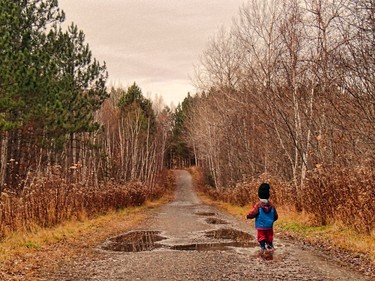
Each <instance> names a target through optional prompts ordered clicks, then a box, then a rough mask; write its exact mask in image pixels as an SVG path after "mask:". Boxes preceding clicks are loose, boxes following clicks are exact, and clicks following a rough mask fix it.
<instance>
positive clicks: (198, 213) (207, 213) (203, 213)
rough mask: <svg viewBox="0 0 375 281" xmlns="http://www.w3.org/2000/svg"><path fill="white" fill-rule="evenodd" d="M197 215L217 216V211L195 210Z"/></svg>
mask: <svg viewBox="0 0 375 281" xmlns="http://www.w3.org/2000/svg"><path fill="white" fill-rule="evenodd" d="M195 214H196V215H198V216H205V217H210V216H215V215H216V213H214V212H195Z"/></svg>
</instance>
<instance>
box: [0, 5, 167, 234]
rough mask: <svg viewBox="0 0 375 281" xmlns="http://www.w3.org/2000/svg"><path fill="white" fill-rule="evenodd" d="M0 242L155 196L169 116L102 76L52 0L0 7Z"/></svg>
mask: <svg viewBox="0 0 375 281" xmlns="http://www.w3.org/2000/svg"><path fill="white" fill-rule="evenodd" d="M0 11H1V12H0V151H1V158H0V192H1V198H0V237H4V236H6V234H7V233H10V232H12V231H16V230H30V229H32V228H33V227H35V226H39V227H50V226H54V225H57V224H59V223H61V222H63V221H66V220H70V219H81V218H84V217H91V216H94V215H95V214H101V213H105V212H107V211H109V210H117V209H121V208H124V207H128V206H137V205H140V204H142V203H143V202H144V201H145V200H147V199H150V198H151V199H152V198H158V197H160V196H161V195H162V194H163V192H164V190H165V184H164V183H163V179H165V177H167V173H166V172H163V168H164V154H165V151H166V148H167V147H166V143H167V138H168V137H169V135H170V128H171V122H172V119H171V118H172V114H171V111H170V110H169V109H168V108H167V107H165V108H162V107H161V105H160V104H159V105H158V103H157V102H155V103H154V104H153V103H152V102H151V101H150V100H149V99H146V98H145V97H144V96H143V94H142V90H141V88H140V87H139V86H138V85H137V84H136V83H135V82H134V83H133V84H132V85H131V86H129V87H128V88H127V89H123V88H114V87H111V88H110V89H108V88H107V86H106V82H107V79H108V71H107V68H106V65H105V63H104V62H99V61H97V60H96V59H95V58H94V56H93V54H92V52H91V50H90V48H89V45H88V43H86V42H85V34H84V32H83V31H81V30H79V28H78V27H77V26H76V25H75V24H74V23H71V24H70V25H68V27H67V28H65V29H63V28H62V23H63V22H64V21H65V14H64V12H63V11H62V10H61V9H60V8H59V6H58V1H55V0H36V1H8V0H1V1H0Z"/></svg>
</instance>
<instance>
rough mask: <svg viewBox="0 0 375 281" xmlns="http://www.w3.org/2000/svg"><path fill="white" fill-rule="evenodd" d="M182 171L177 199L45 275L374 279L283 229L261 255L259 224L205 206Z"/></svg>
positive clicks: (78, 277)
mask: <svg viewBox="0 0 375 281" xmlns="http://www.w3.org/2000/svg"><path fill="white" fill-rule="evenodd" d="M176 173H177V174H176V176H177V192H176V198H175V200H174V201H173V202H171V203H169V204H167V205H165V206H163V207H162V208H160V210H159V211H158V212H156V213H155V214H154V215H153V216H152V217H151V218H150V219H149V220H147V221H146V222H145V223H144V224H142V225H139V226H138V227H137V228H136V229H134V230H132V231H131V232H129V233H125V234H123V235H120V236H117V237H111V238H109V239H107V240H106V241H105V242H104V243H103V244H101V245H98V246H97V247H96V248H93V249H90V250H88V252H86V253H82V255H81V256H79V257H78V258H76V259H74V260H72V261H70V262H67V263H64V264H61V265H60V266H59V268H58V270H57V271H55V272H53V273H49V274H46V276H43V280H238V281H239V280H264V279H265V278H267V279H266V280H372V278H371V277H366V276H363V275H360V274H359V273H356V272H352V271H350V270H349V269H346V268H344V267H342V266H339V265H338V264H336V263H334V262H332V261H330V260H327V259H324V258H322V257H321V256H319V255H318V254H317V253H316V252H315V251H311V250H308V249H301V248H300V247H299V246H298V245H295V244H293V243H292V242H287V241H283V240H280V239H278V238H277V233H276V239H275V247H276V252H275V253H274V254H273V256H267V258H266V259H265V258H262V257H260V256H259V246H258V244H257V243H256V240H255V238H254V235H255V234H256V233H255V230H254V228H253V226H252V225H253V222H252V221H251V222H249V221H245V220H241V221H240V220H238V219H236V218H234V217H232V216H230V215H228V214H226V213H222V212H221V211H219V210H218V209H215V208H213V207H211V206H207V205H204V204H203V203H202V202H201V201H200V200H199V198H198V197H197V195H196V194H195V193H194V192H193V190H192V182H191V176H190V175H189V173H188V172H186V171H177V172H176Z"/></svg>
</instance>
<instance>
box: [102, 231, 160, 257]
mask: <svg viewBox="0 0 375 281" xmlns="http://www.w3.org/2000/svg"><path fill="white" fill-rule="evenodd" d="M164 239H167V238H165V237H163V236H161V235H160V231H130V232H127V233H125V234H121V235H118V236H115V237H112V238H109V239H108V240H106V241H105V242H104V243H103V245H102V246H101V248H102V249H104V250H110V251H122V252H141V251H151V250H153V249H156V248H161V247H163V246H162V245H160V244H156V243H155V242H158V241H162V240H164Z"/></svg>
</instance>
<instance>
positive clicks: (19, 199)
mask: <svg viewBox="0 0 375 281" xmlns="http://www.w3.org/2000/svg"><path fill="white" fill-rule="evenodd" d="M168 177H170V174H169V173H167V172H165V173H164V174H162V175H161V176H160V183H162V182H163V180H166V181H167V182H169V183H170V182H171V179H170V178H168ZM171 188H172V187H171V184H169V185H166V186H164V185H161V184H156V185H155V186H153V187H152V188H150V187H148V186H146V185H144V184H142V183H140V182H129V183H125V184H117V183H112V182H109V183H107V184H105V185H103V186H99V187H87V186H84V185H82V184H79V183H75V184H67V183H65V182H64V181H63V180H62V179H61V178H59V177H55V178H50V179H48V178H44V177H39V178H35V180H33V182H32V183H31V184H30V186H29V187H27V188H25V189H24V190H23V191H22V192H21V193H20V194H15V193H12V192H2V193H1V197H0V237H4V236H6V235H7V234H8V233H10V232H13V231H17V230H26V231H28V230H31V229H32V228H33V227H34V226H39V227H51V226H54V225H57V224H59V223H61V222H63V221H67V220H72V219H78V220H80V219H82V218H84V217H93V216H95V215H98V214H104V213H106V212H109V211H112V210H118V209H122V208H126V207H130V206H139V205H142V204H143V203H144V202H145V201H146V200H147V199H157V198H160V197H161V196H162V195H163V194H164V192H165V191H166V190H170V189H171Z"/></svg>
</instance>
